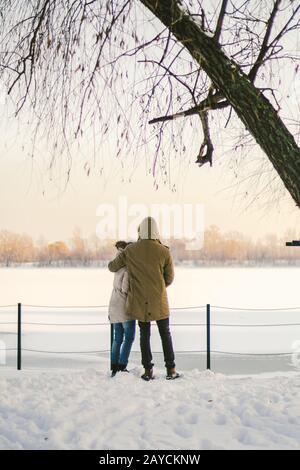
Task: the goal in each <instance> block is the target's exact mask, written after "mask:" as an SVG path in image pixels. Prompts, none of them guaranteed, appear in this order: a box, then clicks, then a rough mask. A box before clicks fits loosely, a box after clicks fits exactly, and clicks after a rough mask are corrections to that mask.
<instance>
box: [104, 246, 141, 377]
mask: <svg viewBox="0 0 300 470" xmlns="http://www.w3.org/2000/svg"><path fill="white" fill-rule="evenodd" d="M127 245H128V243H126V242H123V241H118V242H117V243H116V248H117V250H118V252H119V253H122V251H123V250H124V249H125V247H126V246H127ZM128 288H129V281H128V272H127V269H126V267H122V268H120V269H118V270H117V271H116V272H115V276H114V283H113V290H112V293H111V297H110V301H109V306H108V318H109V321H110V322H111V323H112V325H113V342H112V347H111V369H112V374H111V375H112V377H114V376H115V375H116V373H117V372H118V371H122V372H128V370H127V364H128V359H129V355H130V351H131V347H132V343H133V341H134V337H135V320H133V319H132V318H131V317H130V316H129V315H128V314H127V313H126V300H127V295H128Z"/></svg>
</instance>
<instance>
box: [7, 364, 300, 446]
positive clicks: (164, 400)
mask: <svg viewBox="0 0 300 470" xmlns="http://www.w3.org/2000/svg"><path fill="white" fill-rule="evenodd" d="M106 366H107V364H105V363H103V364H102V366H100V368H98V369H96V368H95V369H89V370H73V371H70V370H66V369H57V370H51V371H47V370H39V371H37V370H35V371H28V370H27V371H22V372H17V371H13V370H3V369H2V371H1V376H0V390H1V403H0V449H99V450H100V449H101V450H114V449H143V450H151V449H155V450H163V449H199V450H202V449H299V447H300V374H299V373H286V374H280V375H277V376H274V375H269V376H250V377H239V378H237V377H228V376H224V375H222V374H214V373H212V372H208V371H205V372H200V371H198V370H194V371H189V372H185V373H184V376H183V377H182V378H181V379H179V380H177V381H174V382H169V381H166V380H165V379H164V370H162V369H160V370H157V371H156V374H157V379H156V380H154V381H153V382H151V383H145V382H143V381H142V380H141V379H140V378H139V375H140V372H141V368H140V367H137V366H135V367H133V369H132V370H131V373H130V374H126V373H122V374H121V373H119V374H118V375H117V376H116V377H115V378H114V379H111V378H110V376H109V372H107V368H106Z"/></svg>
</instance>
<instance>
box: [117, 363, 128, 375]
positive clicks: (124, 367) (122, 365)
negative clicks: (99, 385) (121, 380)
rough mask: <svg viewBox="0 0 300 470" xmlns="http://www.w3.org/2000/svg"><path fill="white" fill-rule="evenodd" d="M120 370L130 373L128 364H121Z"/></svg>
mask: <svg viewBox="0 0 300 470" xmlns="http://www.w3.org/2000/svg"><path fill="white" fill-rule="evenodd" d="M119 370H120V371H121V372H128V373H129V370H128V369H127V365H126V364H119Z"/></svg>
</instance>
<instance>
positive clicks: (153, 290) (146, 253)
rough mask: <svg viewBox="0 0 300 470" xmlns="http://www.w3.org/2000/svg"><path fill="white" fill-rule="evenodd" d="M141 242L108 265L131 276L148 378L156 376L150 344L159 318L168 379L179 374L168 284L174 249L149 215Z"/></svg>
mask: <svg viewBox="0 0 300 470" xmlns="http://www.w3.org/2000/svg"><path fill="white" fill-rule="evenodd" d="M138 235H139V238H138V241H137V242H136V243H131V244H130V245H129V246H127V247H126V249H125V250H124V251H122V253H120V254H119V255H118V256H117V257H116V258H115V259H114V260H113V261H111V262H110V263H109V264H108V268H109V270H110V271H112V272H116V271H118V270H119V269H121V268H123V267H124V266H126V268H127V270H128V275H129V290H128V297H127V301H126V312H127V314H128V315H129V316H130V317H131V318H133V319H136V320H139V327H140V333H141V336H140V345H141V354H142V364H143V366H144V368H145V373H144V374H143V375H142V378H143V379H144V380H150V379H152V378H153V363H152V353H151V347H150V329H151V321H156V323H157V326H158V329H159V333H160V337H161V341H162V347H163V352H164V359H165V365H166V368H167V377H166V378H167V379H175V378H177V377H178V376H179V374H177V372H176V370H175V358H174V351H173V345H172V338H171V333H170V328H169V315H170V311H169V305H168V297H167V290H166V287H167V286H169V285H170V284H171V283H172V281H173V278H174V268H173V262H172V257H171V254H170V250H169V249H168V247H166V246H164V245H162V244H161V242H160V241H159V233H158V227H157V224H156V221H155V220H154V219H153V218H152V217H146V218H145V219H144V220H143V221H142V223H141V224H140V226H139V229H138Z"/></svg>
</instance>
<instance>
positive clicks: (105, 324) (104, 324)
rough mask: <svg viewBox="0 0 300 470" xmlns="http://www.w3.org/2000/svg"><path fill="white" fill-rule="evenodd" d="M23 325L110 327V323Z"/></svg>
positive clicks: (34, 323) (35, 323)
mask: <svg viewBox="0 0 300 470" xmlns="http://www.w3.org/2000/svg"><path fill="white" fill-rule="evenodd" d="M22 325H43V326H90V325H91V326H95V325H102V326H108V325H110V323H39V322H25V321H24V322H22Z"/></svg>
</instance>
